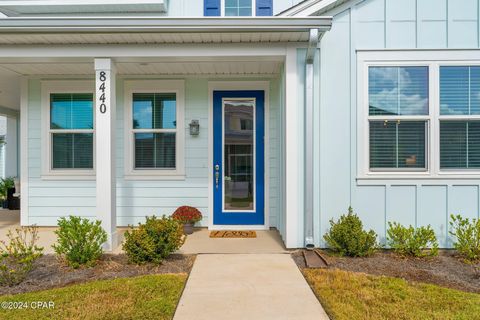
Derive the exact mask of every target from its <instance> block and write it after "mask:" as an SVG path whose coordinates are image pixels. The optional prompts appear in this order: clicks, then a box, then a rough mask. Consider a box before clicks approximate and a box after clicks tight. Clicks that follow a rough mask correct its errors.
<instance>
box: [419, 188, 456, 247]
mask: <svg viewBox="0 0 480 320" xmlns="http://www.w3.org/2000/svg"><path fill="white" fill-rule="evenodd" d="M432 199H436V201H432ZM417 210H418V213H419V214H418V215H417V226H427V225H431V226H432V228H433V230H434V231H435V234H436V236H437V238H438V242H439V245H440V246H441V247H447V225H448V223H447V215H448V210H447V186H421V187H420V188H419V189H418V206H417Z"/></svg>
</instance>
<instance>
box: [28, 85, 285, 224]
mask: <svg viewBox="0 0 480 320" xmlns="http://www.w3.org/2000/svg"><path fill="white" fill-rule="evenodd" d="M274 81H277V80H274ZM277 82H278V81H277ZM123 87H124V80H123V79H122V78H120V79H118V80H117V130H116V135H117V136H116V177H117V224H118V225H119V226H126V225H130V224H137V223H138V222H142V221H144V219H145V216H150V215H157V216H161V215H170V214H171V213H172V212H173V211H174V210H175V209H176V208H177V207H179V206H181V205H190V206H194V207H197V208H198V209H199V210H200V211H201V212H202V213H203V215H204V218H203V220H202V221H201V224H202V225H203V226H207V225H208V214H209V212H208V80H207V79H187V80H186V81H185V128H183V130H185V133H186V134H185V174H186V178H185V180H182V181H144V180H125V179H124V150H125V149H124V129H125V128H124V94H123ZM272 90H273V91H275V90H279V88H278V83H274V84H272ZM276 95H277V93H275V94H272V95H271V96H276ZM271 109H272V112H271V114H270V118H269V121H270V125H271V128H270V136H271V143H270V150H269V151H270V158H269V174H270V183H271V191H270V204H271V207H270V217H269V218H270V222H271V225H272V226H276V224H277V219H276V215H277V211H278V206H279V205H278V203H277V202H278V193H279V191H278V190H279V188H278V187H277V185H276V183H277V180H278V172H277V171H278V143H279V141H278V139H277V135H278V126H277V112H278V111H277V110H279V102H278V99H277V98H272V99H271ZM40 114H41V107H40V81H39V80H30V81H29V113H28V116H29V139H28V147H29V158H28V160H29V163H28V168H29V193H30V198H29V222H30V223H36V224H38V225H43V226H49V225H55V224H56V222H57V219H58V218H59V217H63V216H68V215H81V216H83V217H90V218H95V206H96V191H95V190H96V189H95V181H52V180H43V179H42V178H41V152H42V149H41V141H40V136H41V119H40ZM192 119H197V120H199V121H200V135H199V136H197V137H192V136H190V134H189V126H188V124H189V123H190V121H191V120H192Z"/></svg>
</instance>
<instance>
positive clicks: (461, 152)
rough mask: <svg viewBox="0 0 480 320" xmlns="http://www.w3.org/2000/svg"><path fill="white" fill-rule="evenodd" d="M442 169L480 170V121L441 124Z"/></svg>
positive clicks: (442, 122) (443, 122) (445, 122)
mask: <svg viewBox="0 0 480 320" xmlns="http://www.w3.org/2000/svg"><path fill="white" fill-rule="evenodd" d="M440 167H441V168H442V169H478V168H480V121H441V122H440Z"/></svg>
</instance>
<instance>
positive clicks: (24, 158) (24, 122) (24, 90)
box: [20, 77, 29, 226]
mask: <svg viewBox="0 0 480 320" xmlns="http://www.w3.org/2000/svg"><path fill="white" fill-rule="evenodd" d="M28 189H29V185H28V78H26V77H24V78H22V82H21V93H20V208H21V210H20V225H22V226H26V225H28Z"/></svg>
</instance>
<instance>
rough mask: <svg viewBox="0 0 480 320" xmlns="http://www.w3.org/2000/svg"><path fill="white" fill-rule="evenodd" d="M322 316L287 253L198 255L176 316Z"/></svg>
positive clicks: (182, 319) (195, 319) (232, 319)
mask: <svg viewBox="0 0 480 320" xmlns="http://www.w3.org/2000/svg"><path fill="white" fill-rule="evenodd" d="M202 319H205V320H212V319H229V320H236V319H247V320H257V319H258V320H269V319H272V320H281V319H295V320H307V319H308V320H310V319H311V320H322V319H328V316H327V315H326V313H325V311H324V310H323V308H322V306H321V305H320V303H319V302H318V300H317V298H316V297H315V295H314V294H313V292H312V291H311V289H310V287H309V286H308V284H307V282H306V281H305V279H304V278H303V276H302V274H301V273H300V271H299V270H298V268H297V266H296V264H295V262H294V261H293V259H292V258H291V257H290V255H289V254H203V255H198V256H197V259H196V261H195V264H194V266H193V269H192V272H191V274H190V277H189V279H188V282H187V286H186V288H185V291H184V292H183V295H182V298H181V299H180V303H179V305H178V308H177V311H176V313H175V317H174V320H202Z"/></svg>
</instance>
